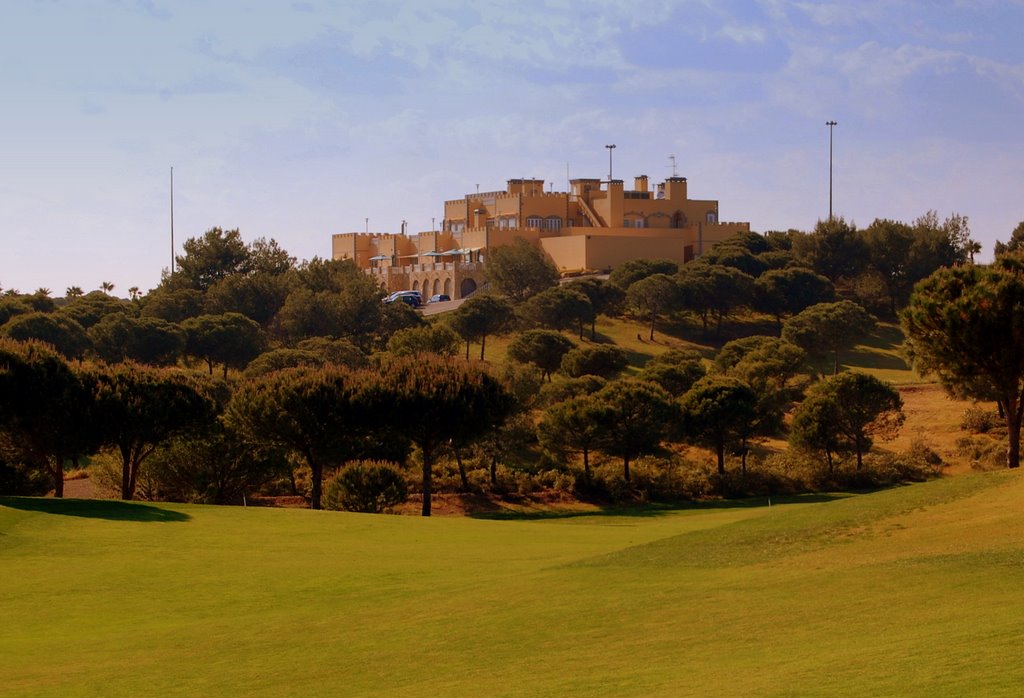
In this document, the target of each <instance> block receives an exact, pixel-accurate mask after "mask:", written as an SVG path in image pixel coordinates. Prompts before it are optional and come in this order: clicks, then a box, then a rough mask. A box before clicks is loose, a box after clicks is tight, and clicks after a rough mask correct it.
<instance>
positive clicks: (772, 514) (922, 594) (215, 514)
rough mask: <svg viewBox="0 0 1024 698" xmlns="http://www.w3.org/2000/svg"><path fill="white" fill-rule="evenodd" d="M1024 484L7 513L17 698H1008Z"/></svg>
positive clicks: (1018, 624)
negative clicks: (44, 697) (578, 506)
mask: <svg viewBox="0 0 1024 698" xmlns="http://www.w3.org/2000/svg"><path fill="white" fill-rule="evenodd" d="M1022 502H1024V478H1022V476H1021V475H1020V474H1018V473H1012V472H999V473H990V474H984V475H965V476H962V477H957V478H949V479H944V480H939V481H935V482H931V483H927V484H922V485H914V486H911V487H905V488H900V489H896V490H890V491H886V492H880V493H876V494H871V495H862V496H852V497H847V496H843V497H836V498H831V497H817V498H812V499H803V500H799V501H794V502H790V503H784V504H783V503H779V502H774V503H773V504H774V506H771V507H769V506H767V502H766V501H757V502H740V503H729V504H717V505H712V504H709V505H704V506H699V507H694V508H688V509H678V510H646V511H642V512H618V513H616V512H605V513H603V514H590V515H566V516H564V517H561V518H555V517H552V518H543V519H534V520H518V521H516V520H513V521H509V520H502V521H493V520H478V519H468V518H451V519H421V518H413V517H387V516H369V515H354V514H341V513H334V512H315V511H306V510H268V509H237V508H227V507H220V508H218V507H200V506H185V505H145V504H125V503H119V502H86V501H75V500H67V501H57V500H40V499H0V569H2V570H3V575H0V614H2V617H3V618H4V619H5V632H4V633H3V634H0V676H3V677H4V692H5V694H9V695H38V694H51V695H55V694H60V695H96V694H104V695H124V694H158V693H159V694H168V695H181V694H192V695H195V694H205V695H214V694H216V695H221V694H241V693H245V694H255V695H281V694H283V693H293V694H312V695H339V694H348V695H351V694H370V695H427V694H433V695H609V694H615V695H651V694H661V695H669V694H671V695H688V694H689V695H701V694H708V693H715V694H734V695H738V694H745V695H748V694H759V695H786V694H794V693H796V694H801V695H808V694H816V695H837V694H840V695H842V694H845V695H866V694H873V695H877V694H896V693H899V694H902V695H907V694H912V695H913V694H917V695H951V694H968V693H984V694H986V695H993V694H1001V693H1004V694H1010V693H1011V692H1016V690H1017V689H1018V687H1019V685H1020V684H1021V682H1022V681H1024V669H1022V668H1020V663H1019V662H1017V661H1016V650H1017V646H1018V644H1019V638H1020V637H1021V635H1022V633H1024V602H1022V600H1021V596H1020V595H1021V592H1020V589H1021V586H1022V582H1024V507H1022V506H1021V504H1022Z"/></svg>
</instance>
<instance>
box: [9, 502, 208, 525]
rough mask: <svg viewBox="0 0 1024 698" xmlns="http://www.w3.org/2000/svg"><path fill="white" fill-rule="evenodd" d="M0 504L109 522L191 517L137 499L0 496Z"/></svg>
mask: <svg viewBox="0 0 1024 698" xmlns="http://www.w3.org/2000/svg"><path fill="white" fill-rule="evenodd" d="M0 505H2V506H5V507H10V508H11V509H20V510H22V511H38V512H41V513H44V514H60V515H63V516H80V517H83V518H86V519H108V520H110V521H155V522H173V521H188V520H190V519H191V518H192V517H191V516H189V515H188V514H183V513H181V512H180V511H171V510H168V509H159V508H157V507H154V506H150V505H149V504H140V503H139V502H122V501H118V500H108V499H56V498H46V499H43V498H34V497H0Z"/></svg>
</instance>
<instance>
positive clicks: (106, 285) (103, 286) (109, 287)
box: [100, 281, 114, 293]
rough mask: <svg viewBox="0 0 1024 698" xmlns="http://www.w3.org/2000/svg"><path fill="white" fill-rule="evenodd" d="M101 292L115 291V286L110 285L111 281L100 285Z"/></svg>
mask: <svg viewBox="0 0 1024 698" xmlns="http://www.w3.org/2000/svg"><path fill="white" fill-rule="evenodd" d="M100 290H101V291H103V292H104V293H110V292H111V291H113V290H114V284H112V283H110V282H109V281H104V282H103V283H101V284H100Z"/></svg>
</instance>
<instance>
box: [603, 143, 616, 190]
mask: <svg viewBox="0 0 1024 698" xmlns="http://www.w3.org/2000/svg"><path fill="white" fill-rule="evenodd" d="M605 148H607V149H608V182H609V183H611V181H612V151H613V150H615V144H614V143H612V144H611V145H606V146H605Z"/></svg>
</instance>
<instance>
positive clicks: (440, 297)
mask: <svg viewBox="0 0 1024 698" xmlns="http://www.w3.org/2000/svg"><path fill="white" fill-rule="evenodd" d="M451 299H452V297H451V296H449V295H448V294H447V293H435V294H434V295H432V296H431V297H430V302H431V303H442V302H444V301H450V300H451Z"/></svg>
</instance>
